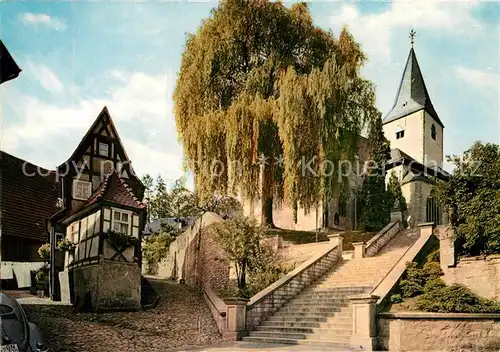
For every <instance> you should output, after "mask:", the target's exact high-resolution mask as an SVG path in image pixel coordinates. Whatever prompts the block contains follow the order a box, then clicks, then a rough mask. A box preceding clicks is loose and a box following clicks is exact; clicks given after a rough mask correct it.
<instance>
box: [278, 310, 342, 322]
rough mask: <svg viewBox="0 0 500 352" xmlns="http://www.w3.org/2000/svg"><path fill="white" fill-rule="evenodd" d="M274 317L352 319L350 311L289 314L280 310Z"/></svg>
mask: <svg viewBox="0 0 500 352" xmlns="http://www.w3.org/2000/svg"><path fill="white" fill-rule="evenodd" d="M272 317H291V318H292V319H296V320H298V319H299V318H332V317H336V318H337V317H339V318H349V317H351V312H350V311H343V310H339V311H336V312H316V311H305V312H287V311H282V310H279V311H277V312H276V313H274V314H273V315H272Z"/></svg>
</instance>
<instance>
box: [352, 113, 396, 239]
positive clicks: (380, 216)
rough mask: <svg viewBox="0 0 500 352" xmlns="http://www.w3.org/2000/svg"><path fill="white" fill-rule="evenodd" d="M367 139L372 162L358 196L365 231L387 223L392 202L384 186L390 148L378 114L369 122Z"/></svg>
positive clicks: (378, 227)
mask: <svg viewBox="0 0 500 352" xmlns="http://www.w3.org/2000/svg"><path fill="white" fill-rule="evenodd" d="M369 141H370V142H369V143H370V144H369V147H370V160H371V162H372V163H371V165H369V166H368V169H367V174H366V175H365V178H364V180H363V186H362V188H361V195H360V197H359V202H360V204H359V205H360V207H359V208H360V214H361V216H360V225H361V227H362V228H363V229H364V230H365V231H378V230H381V229H382V228H383V227H384V226H385V225H387V224H388V223H389V221H390V217H391V209H392V206H393V204H394V201H393V199H392V198H391V195H390V193H389V192H388V191H386V188H385V172H384V164H385V163H386V162H387V161H388V160H389V159H390V151H391V149H390V147H389V141H388V140H387V139H386V138H385V136H384V131H383V129H382V119H381V118H380V116H378V115H377V116H376V117H375V118H374V119H373V120H372V121H371V123H370V132H369Z"/></svg>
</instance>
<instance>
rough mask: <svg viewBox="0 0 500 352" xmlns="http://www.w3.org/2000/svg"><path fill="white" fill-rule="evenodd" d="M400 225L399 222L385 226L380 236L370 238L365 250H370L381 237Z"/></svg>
mask: <svg viewBox="0 0 500 352" xmlns="http://www.w3.org/2000/svg"><path fill="white" fill-rule="evenodd" d="M398 223H399V220H397V221H393V222H390V223H388V224H387V225H385V227H384V228H383V229H382V230H380V231H379V233H378V234H376V235H375V236H373V237H372V238H370V239H369V240H368V241H367V242H366V247H365V248H366V249H368V248H369V247H370V246H372V245H373V244H374V243H375V242H376V241H377V240H378V239H379V238H380V237H382V236H383V235H384V234H385V233H386V232H388V231H389V230H391V229H392V228H393V227H394V226H395V225H397V224H398Z"/></svg>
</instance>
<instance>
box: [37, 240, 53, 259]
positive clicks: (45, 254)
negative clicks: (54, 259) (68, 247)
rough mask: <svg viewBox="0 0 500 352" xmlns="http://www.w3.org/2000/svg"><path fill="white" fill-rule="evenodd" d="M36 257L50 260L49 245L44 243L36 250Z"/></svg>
mask: <svg viewBox="0 0 500 352" xmlns="http://www.w3.org/2000/svg"><path fill="white" fill-rule="evenodd" d="M38 255H39V256H40V258H42V259H49V258H50V243H45V244H42V245H41V246H40V248H38Z"/></svg>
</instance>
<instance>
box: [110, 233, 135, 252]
mask: <svg viewBox="0 0 500 352" xmlns="http://www.w3.org/2000/svg"><path fill="white" fill-rule="evenodd" d="M105 238H106V240H107V241H108V243H109V244H110V246H111V247H113V248H114V249H116V250H117V251H121V250H123V249H125V248H127V247H130V246H135V244H136V243H137V238H135V237H133V236H130V235H128V234H125V233H120V232H116V231H113V230H111V229H110V230H108V232H106V233H105Z"/></svg>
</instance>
